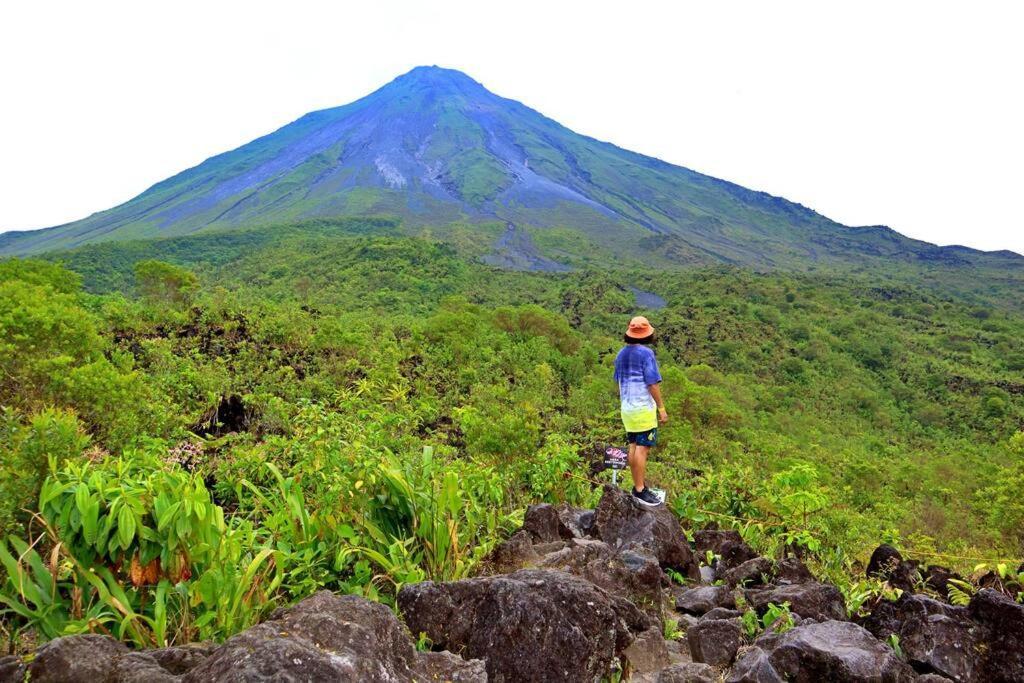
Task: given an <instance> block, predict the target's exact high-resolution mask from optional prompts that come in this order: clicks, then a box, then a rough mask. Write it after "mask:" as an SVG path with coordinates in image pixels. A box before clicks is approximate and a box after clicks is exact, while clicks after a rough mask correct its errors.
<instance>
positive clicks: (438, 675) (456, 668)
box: [415, 651, 487, 683]
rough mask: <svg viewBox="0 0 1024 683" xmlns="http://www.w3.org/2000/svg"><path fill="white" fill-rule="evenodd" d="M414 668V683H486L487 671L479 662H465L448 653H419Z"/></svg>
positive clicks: (473, 660) (472, 660)
mask: <svg viewBox="0 0 1024 683" xmlns="http://www.w3.org/2000/svg"><path fill="white" fill-rule="evenodd" d="M416 668H417V673H418V674H419V675H418V676H417V677H416V679H415V680H416V683H426V682H428V681H429V682H430V683H434V682H435V681H436V682H437V683H441V682H442V681H443V682H444V683H487V669H486V667H485V666H484V663H483V662H482V661H481V660H479V659H470V660H469V661H466V660H465V659H463V658H462V657H459V656H458V655H453V654H452V653H451V652H448V651H444V652H423V653H420V654H419V655H418V656H417V662H416Z"/></svg>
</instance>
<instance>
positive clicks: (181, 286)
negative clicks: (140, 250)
mask: <svg viewBox="0 0 1024 683" xmlns="http://www.w3.org/2000/svg"><path fill="white" fill-rule="evenodd" d="M135 284H136V287H137V288H138V291H139V294H141V295H142V296H143V297H144V298H146V299H148V300H149V301H151V302H153V303H164V304H167V305H172V306H180V305H184V304H188V303H189V302H190V301H191V300H192V294H193V293H195V291H196V289H197V288H198V286H199V279H198V278H196V276H195V273H193V272H192V271H190V270H187V269H185V268H182V267H180V266H176V265H174V264H172V263H166V262H164V261H156V260H149V261H139V262H138V263H136V264H135Z"/></svg>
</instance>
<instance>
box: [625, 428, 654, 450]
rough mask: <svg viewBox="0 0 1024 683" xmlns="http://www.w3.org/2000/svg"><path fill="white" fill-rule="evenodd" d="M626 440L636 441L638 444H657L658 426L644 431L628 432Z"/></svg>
mask: <svg viewBox="0 0 1024 683" xmlns="http://www.w3.org/2000/svg"><path fill="white" fill-rule="evenodd" d="M626 441H628V442H629V443H635V444H636V445H637V446H656V445H658V428H657V427H655V428H654V429H648V430H646V431H643V432H626Z"/></svg>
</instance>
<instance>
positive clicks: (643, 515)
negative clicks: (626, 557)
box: [594, 484, 700, 580]
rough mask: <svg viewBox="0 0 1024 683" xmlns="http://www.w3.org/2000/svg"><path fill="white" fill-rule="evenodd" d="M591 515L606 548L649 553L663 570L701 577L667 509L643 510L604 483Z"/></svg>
mask: <svg viewBox="0 0 1024 683" xmlns="http://www.w3.org/2000/svg"><path fill="white" fill-rule="evenodd" d="M594 515H595V517H594V524H595V528H596V529H597V535H598V537H599V538H600V539H601V540H602V541H604V542H605V543H607V544H608V545H611V546H613V547H617V548H628V549H630V550H634V551H636V552H643V553H647V554H650V555H652V556H653V557H654V558H656V559H657V560H658V563H659V564H660V565H661V566H662V567H664V568H667V569H674V570H676V571H678V572H680V573H682V574H684V575H686V576H688V577H689V578H691V579H694V580H698V579H699V578H700V568H699V566H698V564H697V562H696V561H695V560H694V557H693V552H692V551H691V550H690V544H689V543H688V542H687V540H686V536H685V535H684V534H683V529H682V527H681V526H680V525H679V520H678V519H676V516H675V515H674V514H673V513H672V511H671V510H669V509H668V508H667V507H666V506H664V505H661V506H658V507H656V508H645V507H643V506H641V505H640V504H638V503H637V502H636V501H634V500H633V496H631V495H630V494H628V493H626V492H625V491H623V490H622V489H619V488H616V487H614V486H611V485H607V484H606V485H605V487H604V493H603V495H602V496H601V501H600V503H598V506H597V510H595V513H594Z"/></svg>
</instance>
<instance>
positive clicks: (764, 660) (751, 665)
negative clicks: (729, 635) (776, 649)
mask: <svg viewBox="0 0 1024 683" xmlns="http://www.w3.org/2000/svg"><path fill="white" fill-rule="evenodd" d="M725 683H783V680H782V677H781V676H779V673H778V672H777V671H776V670H775V667H774V666H772V663H771V660H770V659H768V653H767V652H765V651H764V650H762V649H761V648H760V647H751V648H748V649H746V650H744V651H743V652H741V653H740V655H739V657H738V658H737V659H736V664H734V665H733V667H732V669H731V670H730V671H729V675H728V676H726V678H725Z"/></svg>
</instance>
